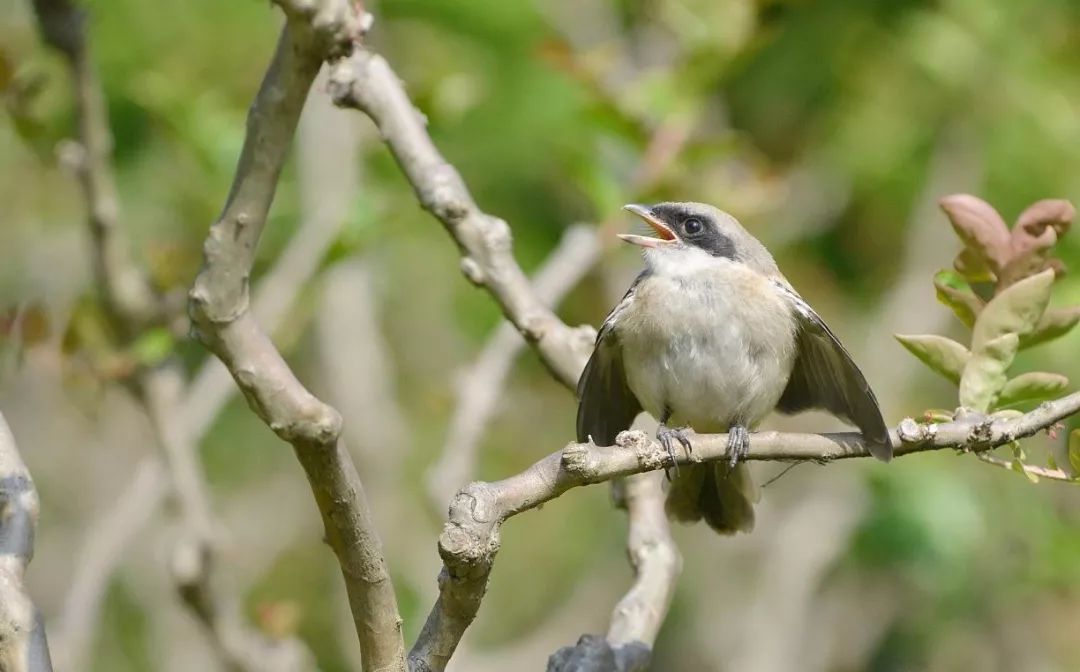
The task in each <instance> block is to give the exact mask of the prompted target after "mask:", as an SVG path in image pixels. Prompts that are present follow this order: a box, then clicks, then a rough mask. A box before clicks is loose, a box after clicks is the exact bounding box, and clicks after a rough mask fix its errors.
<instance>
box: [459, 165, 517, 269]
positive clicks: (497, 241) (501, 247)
mask: <svg viewBox="0 0 1080 672" xmlns="http://www.w3.org/2000/svg"><path fill="white" fill-rule="evenodd" d="M458 179H461V178H460V177H459V178H458ZM482 234H483V236H484V247H485V248H486V249H487V250H488V251H490V252H492V253H494V254H509V253H510V250H511V248H512V247H513V245H514V236H513V234H512V233H510V225H509V224H507V223H506V220H505V219H500V218H499V217H492V216H490V215H484V226H483V230H482Z"/></svg>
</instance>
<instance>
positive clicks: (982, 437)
mask: <svg viewBox="0 0 1080 672" xmlns="http://www.w3.org/2000/svg"><path fill="white" fill-rule="evenodd" d="M1078 411H1080V392H1076V393H1073V394H1071V395H1069V396H1066V397H1062V398H1061V399H1058V400H1056V401H1051V402H1047V403H1044V404H1042V405H1041V406H1039V407H1038V408H1037V409H1035V410H1033V411H1031V412H1030V413H1026V414H1024V415H1023V416H1021V417H1018V418H1014V419H995V418H992V417H986V416H981V415H977V414H967V415H965V416H962V417H961V419H959V420H957V421H955V422H949V423H943V424H937V425H934V424H920V423H917V422H915V421H914V420H911V419H910V418H909V419H906V420H904V421H903V422H901V423H900V426H899V427H898V428H897V429H896V430H894V431H893V432H892V442H893V448H894V451H895V454H896V455H897V456H902V455H910V454H913V453H919V452H925V451H931V450H946V449H953V450H959V451H963V452H974V453H979V452H984V451H986V450H990V449H992V448H995V447H997V446H1001V445H1004V444H1007V443H1009V442H1011V441H1015V440H1017V439H1022V438H1026V437H1029V436H1032V435H1034V434H1035V433H1037V432H1039V431H1042V430H1047V429H1050V428H1051V427H1053V426H1054V425H1055V424H1056V423H1058V422H1060V421H1061V420H1063V419H1064V418H1066V417H1068V416H1070V415H1073V414H1075V413H1077V412H1078ZM691 444H692V446H693V451H692V452H691V453H690V454H689V455H687V454H683V455H679V456H678V462H679V463H681V464H690V463H698V462H707V461H713V460H719V459H725V458H726V453H727V435H726V434H698V435H692V437H691ZM869 456H870V452H869V451H868V450H867V448H866V445H865V444H864V443H863V440H862V435H860V434H858V433H851V432H845V433H834V434H798V433H786V432H784V433H782V432H759V433H756V434H752V435H751V440H750V453H749V455H748V456H747V459H751V460H806V461H814V462H827V461H832V460H838V459H847V458H855V457H869ZM666 466H671V464H670V461H669V458H668V456H667V453H666V451H665V450H664V449H663V447H662V446H661V445H660V444H659V443H658V442H656V441H655V440H654V439H652V438H651V437H649V436H648V435H647V434H645V433H644V432H640V431H628V432H623V433H622V434H620V435H619V438H618V440H617V443H616V445H614V446H604V447H601V446H595V445H592V444H582V443H571V444H569V445H567V447H566V448H564V449H563V450H560V451H558V452H555V453H552V454H551V455H548V456H547V457H545V458H543V459H542V460H540V461H539V462H536V463H535V464H533V465H532V466H531V467H529V468H528V469H526V470H525V471H523V472H521V473H519V474H517V475H515V476H511V477H510V478H506V479H503V480H501V481H496V482H494V483H483V482H477V483H473V484H471V485H469V486H468V487H466V488H464V489H463V490H462V491H461V492H459V493H458V495H457V496H456V497H455V499H454V502H453V504H451V506H450V517H449V520H448V522H447V523H446V526H445V527H444V529H443V533H442V536H441V537H440V538H439V552H440V553H441V555H442V557H443V561H444V563H445V569H444V570H443V576H442V577H440V580H441V581H442V582H443V583H444V584H446V585H445V586H443V591H442V595H441V596H440V598H439V600H440V602H441V603H443V605H442V607H441V609H440V608H439V607H438V606H437V608H436V610H435V611H433V612H432V616H430V617H429V619H428V626H432V630H433V631H432V632H430V633H429V632H428V626H425V632H424V633H423V634H421V639H423V638H424V636H425V634H426V635H428V636H429V637H433V638H436V640H437V641H438V642H439V643H441V644H442V645H443V646H445V645H446V644H447V643H448V640H449V637H450V636H452V635H453V634H454V633H455V632H457V631H456V630H455V629H454V626H455V625H457V626H460V627H461V629H462V630H463V629H464V626H461V625H460V624H464V625H467V624H468V622H470V621H471V620H472V618H473V617H474V616H475V615H476V609H477V608H478V607H479V605H480V600H481V599H482V598H483V594H484V589H485V587H486V585H487V577H488V574H489V573H490V571H491V567H492V564H493V563H494V560H495V553H496V552H497V551H498V550H499V528H500V527H501V526H502V524H503V522H505V521H506V519H508V518H510V517H511V516H515V515H517V514H519V513H522V512H524V511H528V510H529V509H533V508H536V507H537V506H540V505H541V504H543V503H545V502H548V501H550V500H552V499H554V498H556V497H558V496H560V495H562V494H563V493H564V492H566V491H567V490H570V489H572V488H576V487H579V486H583V485H590V484H593V483H601V482H604V481H609V480H612V479H614V478H619V477H623V476H629V475H631V474H640V473H644V472H649V471H655V470H657V469H662V468H664V467H666ZM450 578H452V579H453V580H452V581H450V580H448V579H450ZM638 582H639V585H640V584H641V583H642V577H641V576H639V578H638ZM446 586H450V587H451V590H447V587H446ZM667 597H668V598H669V597H670V596H667ZM433 619H434V620H435V621H436V623H434V624H433V623H432V621H433ZM434 625H441V627H440V628H438V629H435V628H434ZM653 627H654V626H653V624H651V622H641V621H639V622H638V624H637V625H635V626H634V627H629V626H616V625H615V624H614V623H613V625H612V632H613V633H615V634H616V635H617V636H618V639H616V640H614V642H618V641H619V640H622V641H623V642H624V644H623V646H622V647H619V646H618V644H615V645H614V646H613V642H612V641H609V642H607V643H605V644H604V645H603V646H607V647H608V648H609V649H610V651H609V653H610V656H609V655H608V654H605V653H603V651H604V649H603V646H601V645H600V644H599V643H598V641H597V640H596V639H595V638H587V641H586V642H585V643H586V645H587V646H586V647H585V649H587V650H582V651H579V652H577V653H574V654H572V656H573V657H574V658H573V661H569V662H574V664H584V662H582V661H583V660H585V659H587V660H588V661H600V662H603V661H607V660H612V661H615V660H617V659H616V658H614V657H612V656H614V655H615V653H617V652H618V651H619V650H620V648H622V649H623V651H624V653H625V654H630V653H632V652H631V651H629V650H626V648H625V647H626V645H627V644H630V645H631V649H632V648H633V646H632V643H633V642H634V641H635V639H636V638H637V637H638V636H640V635H647V634H649V633H651V634H653V635H655V631H654V630H652V628H653ZM627 640H629V641H627ZM597 647H599V648H597ZM565 655H568V652H567V650H563V651H560V652H559V653H557V654H556V656H554V657H553V664H556V663H557V664H559V665H563V667H555V668H553V669H556V670H564V669H584V670H599V669H604V670H610V671H615V670H618V671H619V672H622V671H624V670H633V669H636V668H634V667H633V666H631V667H625V666H624V667H611V666H609V667H596V666H595V664H594V662H589V664H590V665H594V666H593V667H583V668H581V667H579V668H574V667H565V665H567V664H569V662H568V660H566V659H564V656H565ZM635 655H636V654H635ZM582 657H584V658H582ZM623 664H624V665H626V664H628V663H623ZM634 664H637V663H634ZM429 667H430V666H429ZM421 669H424V668H421ZM430 669H442V668H436V667H430Z"/></svg>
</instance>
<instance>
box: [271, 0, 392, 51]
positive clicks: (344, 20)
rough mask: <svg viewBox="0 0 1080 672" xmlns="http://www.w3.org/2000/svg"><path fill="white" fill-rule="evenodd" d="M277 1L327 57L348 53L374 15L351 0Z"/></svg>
mask: <svg viewBox="0 0 1080 672" xmlns="http://www.w3.org/2000/svg"><path fill="white" fill-rule="evenodd" d="M277 4H278V5H280V6H281V8H282V10H283V11H284V12H285V15H286V16H287V17H288V18H289V20H290V22H291V23H292V24H293V25H294V26H295V27H298V28H303V29H306V30H309V31H310V33H311V36H312V38H313V39H314V40H315V41H316V43H317V44H318V46H319V50H320V53H322V54H323V55H324V56H325V57H326V58H327V59H328V60H333V59H336V58H341V57H344V56H348V55H349V54H351V53H352V50H353V47H354V46H355V45H356V44H358V43H359V42H360V40H361V39H362V38H363V37H364V35H365V34H366V33H367V31H368V30H369V29H370V28H371V24H372V21H373V18H374V17H372V15H371V14H368V13H367V12H365V11H363V9H362V8H361V7H359V6H358V3H354V2H353V1H352V0H331V1H330V2H314V1H313V0H277Z"/></svg>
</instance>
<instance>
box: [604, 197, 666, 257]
mask: <svg viewBox="0 0 1080 672" xmlns="http://www.w3.org/2000/svg"><path fill="white" fill-rule="evenodd" d="M623 210H626V211H628V212H632V213H634V214H635V215H637V216H638V217H640V218H642V219H643V220H645V223H646V224H648V225H649V226H651V227H652V230H653V231H655V232H656V236H655V237H652V236H638V235H635V234H632V233H620V234H618V236H619V238H622V239H623V240H625V241H626V242H628V243H631V244H633V245H640V246H641V247H663V246H665V245H671V244H672V243H674V242H676V240H677V238H676V237H675V232H674V231H672V230H671V228H670V227H669V226H668V225H667V224H664V223H663V222H662V221H660V220H659V219H658V218H657V217H656V215H654V214H653V213H652V211H651V210H650V209H649V208H647V207H645V206H644V205H637V204H634V203H631V204H630V205H624V206H623Z"/></svg>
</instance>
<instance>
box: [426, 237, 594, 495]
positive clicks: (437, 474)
mask: <svg viewBox="0 0 1080 672" xmlns="http://www.w3.org/2000/svg"><path fill="white" fill-rule="evenodd" d="M599 256H600V241H599V239H598V237H597V234H596V231H595V230H594V229H593V228H592V227H589V226H585V225H583V224H582V225H577V226H572V227H570V228H568V229H567V230H566V232H565V233H564V234H563V237H562V240H560V241H559V244H558V246H557V247H556V248H555V249H554V250H552V252H551V254H550V255H548V258H547V259H546V260H545V261H544V263H543V265H542V266H541V267H540V270H538V271H537V272H536V276H535V277H534V279H533V284H532V291H533V292H535V293H536V295H537V297H538V298H539V299H540V300H541V301H543V302H544V305H547V306H554V305H557V304H558V303H559V301H561V300H562V298H563V297H564V296H566V294H567V292H569V291H570V290H571V289H573V288H574V286H575V285H577V283H578V282H580V280H581V278H583V277H584V276H585V274H586V273H588V271H589V269H591V268H592V267H593V265H594V264H595V263H596V260H597V259H598V258H599ZM524 346H525V342H524V341H523V340H522V338H521V334H519V333H518V331H517V329H515V328H514V325H512V324H510V323H509V322H502V323H501V324H499V326H498V328H496V330H495V334H494V335H493V336H492V337H491V338H490V339H489V340H488V342H487V344H486V345H485V346H484V349H483V350H482V351H481V353H480V355H479V356H478V357H477V358H476V360H475V361H474V362H473V363H472V365H471V366H469V368H468V369H467V370H465V371H463V372H462V373H461V375H460V377H459V379H458V382H457V388H458V404H457V407H456V408H455V409H454V415H453V417H452V418H451V420H450V428H449V430H448V431H447V437H446V443H445V444H443V448H442V451H441V453H440V455H439V459H438V460H437V461H436V462H435V464H434V465H433V466H432V467H431V470H430V471H429V472H428V476H427V486H428V487H427V489H428V500H429V502H430V505H431V507H432V509H433V510H436V511H439V513H440V514H441V513H442V512H444V511H445V510H446V508H445V507H446V503H447V502H449V501H450V499H451V498H452V497H453V496H454V493H455V492H457V490H458V488H460V487H461V486H462V485H463V484H465V483H468V482H469V480H470V479H471V478H472V475H473V474H474V473H475V471H476V452H477V449H478V447H479V443H480V440H481V438H482V436H483V433H484V428H485V427H487V425H488V423H490V422H491V418H492V416H493V415H494V414H495V410H496V408H497V405H498V401H499V399H500V398H502V391H503V388H504V387H505V385H506V378H507V377H508V376H509V375H510V371H511V370H512V368H513V365H514V360H515V359H517V356H518V354H519V353H520V352H521V349H522V348H523V347H524Z"/></svg>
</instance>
